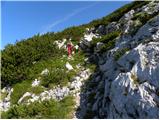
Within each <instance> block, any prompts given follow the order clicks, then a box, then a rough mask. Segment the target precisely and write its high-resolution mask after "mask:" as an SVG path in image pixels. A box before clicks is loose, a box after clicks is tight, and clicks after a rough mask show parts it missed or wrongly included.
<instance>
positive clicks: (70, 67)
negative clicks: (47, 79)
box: [66, 62, 73, 70]
mask: <svg viewBox="0 0 160 120" xmlns="http://www.w3.org/2000/svg"><path fill="white" fill-rule="evenodd" d="M66 68H67V69H68V70H73V67H72V65H71V64H69V62H67V63H66Z"/></svg>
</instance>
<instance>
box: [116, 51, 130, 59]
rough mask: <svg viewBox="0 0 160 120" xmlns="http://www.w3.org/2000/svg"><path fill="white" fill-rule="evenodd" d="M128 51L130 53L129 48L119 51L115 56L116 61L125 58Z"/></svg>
mask: <svg viewBox="0 0 160 120" xmlns="http://www.w3.org/2000/svg"><path fill="white" fill-rule="evenodd" d="M127 51H129V48H123V49H121V50H117V51H116V53H115V54H114V59H115V60H116V61H117V60H118V59H119V58H120V57H121V56H123V55H124V54H125V53H126V52H127Z"/></svg>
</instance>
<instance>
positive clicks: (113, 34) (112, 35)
mask: <svg viewBox="0 0 160 120" xmlns="http://www.w3.org/2000/svg"><path fill="white" fill-rule="evenodd" d="M120 33H121V32H120V31H114V32H111V33H109V34H107V35H104V36H102V37H101V38H94V39H93V41H92V43H91V44H92V45H93V46H96V44H97V43H98V42H102V43H108V42H109V41H110V40H113V39H115V38H116V37H118V36H119V35H120Z"/></svg>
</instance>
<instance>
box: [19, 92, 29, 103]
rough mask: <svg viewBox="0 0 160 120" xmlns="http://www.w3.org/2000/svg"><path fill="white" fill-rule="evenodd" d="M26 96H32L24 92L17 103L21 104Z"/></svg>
mask: <svg viewBox="0 0 160 120" xmlns="http://www.w3.org/2000/svg"><path fill="white" fill-rule="evenodd" d="M27 96H32V94H31V93H30V92H26V93H25V94H23V96H22V97H21V98H20V99H19V100H18V103H21V102H22V100H23V99H24V98H25V97H27Z"/></svg>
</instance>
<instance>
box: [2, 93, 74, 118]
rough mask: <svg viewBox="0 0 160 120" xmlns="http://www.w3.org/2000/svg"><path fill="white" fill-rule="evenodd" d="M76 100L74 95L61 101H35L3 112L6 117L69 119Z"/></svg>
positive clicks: (3, 116)
mask: <svg viewBox="0 0 160 120" xmlns="http://www.w3.org/2000/svg"><path fill="white" fill-rule="evenodd" d="M74 104H75V102H74V99H73V97H71V96H68V97H65V98H64V99H63V100H61V101H59V102H58V101H55V100H50V101H43V102H41V103H39V102H34V103H31V104H30V105H18V106H13V107H12V108H10V109H9V111H7V112H3V113H2V116H1V117H2V118H3V119H4V118H5V119H18V118H21V119H22V118H25V119H44V118H45V119H49V118H50V119H60V118H61V119H63V118H65V119H67V118H68V119H69V118H72V112H73V110H74V108H73V106H74Z"/></svg>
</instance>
